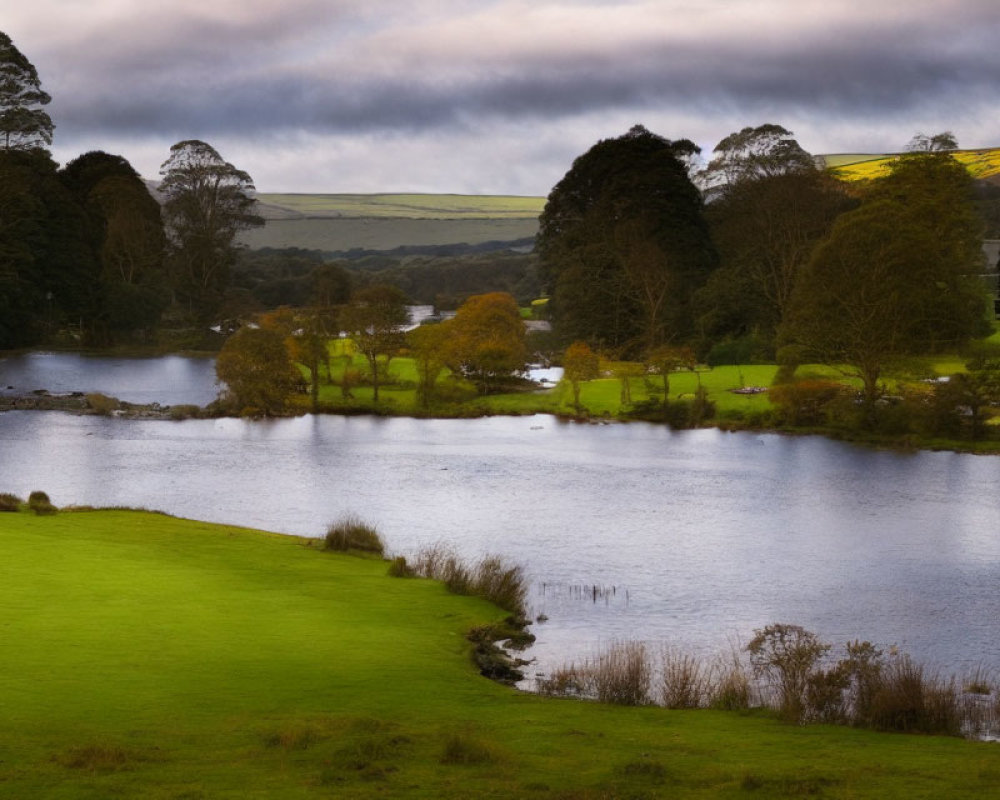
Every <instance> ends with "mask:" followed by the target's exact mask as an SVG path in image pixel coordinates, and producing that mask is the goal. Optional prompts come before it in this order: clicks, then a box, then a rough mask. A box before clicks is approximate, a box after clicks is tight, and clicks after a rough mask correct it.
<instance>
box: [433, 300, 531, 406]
mask: <svg viewBox="0 0 1000 800" xmlns="http://www.w3.org/2000/svg"><path fill="white" fill-rule="evenodd" d="M443 325H444V326H445V327H446V328H447V331H448V338H447V341H446V344H445V347H446V353H447V361H448V365H449V366H450V367H451V369H452V370H453V371H454V372H456V373H458V374H461V375H464V376H465V377H467V378H470V379H472V380H474V381H475V382H476V384H477V385H478V387H479V389H480V391H481V392H483V393H486V392H489V391H491V390H492V389H494V388H495V387H496V386H497V384H498V383H499V382H500V381H501V380H503V379H504V378H508V377H510V376H511V375H512V374H513V373H516V372H520V371H522V370H523V369H524V365H525V363H526V362H527V360H528V348H527V345H526V344H525V330H524V321H523V320H522V319H521V313H520V311H519V310H518V307H517V303H516V302H515V300H514V298H513V297H512V296H511V295H509V294H507V293H506V292H491V293H489V294H481V295H476V296H474V297H470V298H469V299H468V300H466V301H465V303H463V304H462V306H461V307H460V308H459V309H458V311H457V312H456V313H455V317H454V319H451V320H448V321H447V322H446V323H444V324H443Z"/></svg>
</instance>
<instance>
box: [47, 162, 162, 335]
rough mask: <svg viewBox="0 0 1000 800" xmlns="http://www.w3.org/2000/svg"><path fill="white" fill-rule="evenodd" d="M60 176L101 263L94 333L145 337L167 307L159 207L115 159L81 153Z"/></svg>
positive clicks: (124, 164) (133, 174)
mask: <svg viewBox="0 0 1000 800" xmlns="http://www.w3.org/2000/svg"><path fill="white" fill-rule="evenodd" d="M60 177H61V178H62V181H63V183H64V184H65V185H66V186H67V188H69V189H70V191H71V192H73V194H74V196H75V198H76V200H77V202H78V203H80V204H81V205H82V206H83V207H84V208H85V209H86V210H87V212H88V222H89V234H90V235H89V238H90V242H91V246H92V247H93V249H94V251H95V253H96V254H97V256H98V258H99V260H100V263H101V275H100V314H99V319H98V320H97V321H96V322H95V333H97V332H98V331H99V332H100V334H101V335H102V336H103V338H105V339H121V338H123V337H125V338H128V337H134V336H136V335H140V334H144V333H148V332H149V331H150V330H151V329H152V328H154V327H155V326H156V324H157V322H158V321H159V317H160V314H161V313H162V311H163V309H164V308H165V307H166V306H167V304H168V302H169V287H168V283H167V276H166V272H165V268H164V251H165V247H166V237H165V235H164V231H163V222H162V218H161V216H160V205H159V203H158V202H157V201H156V200H155V199H153V197H152V196H151V195H150V193H149V190H148V189H147V187H146V184H145V183H144V182H143V181H142V179H141V178H140V177H139V175H138V173H136V171H135V170H134V169H133V168H132V166H131V165H130V164H129V163H128V161H127V160H125V159H124V158H123V157H121V156H117V155H109V154H108V153H103V152H99V151H95V152H90V153H85V154H84V155H82V156H80V157H79V158H77V159H74V160H73V161H71V162H70V163H69V164H67V165H66V167H65V168H64V169H63V170H62V171H61V173H60Z"/></svg>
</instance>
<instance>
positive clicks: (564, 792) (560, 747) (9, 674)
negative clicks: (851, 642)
mask: <svg viewBox="0 0 1000 800" xmlns="http://www.w3.org/2000/svg"><path fill="white" fill-rule="evenodd" d="M0 527H2V531H3V534H2V535H0V561H2V563H4V564H5V566H6V567H7V573H8V576H7V578H6V579H5V581H3V582H2V583H0V602H2V603H3V605H4V607H5V608H7V609H9V610H11V613H10V614H9V615H8V616H7V618H6V620H5V633H4V637H5V640H6V641H7V642H17V643H18V644H17V647H4V648H0V682H2V691H3V697H4V708H5V717H6V719H8V720H16V721H17V724H16V725H7V726H0V752H2V754H3V756H2V759H0V785H2V786H3V787H4V792H6V793H9V794H10V795H11V796H18V797H40V796H63V797H104V796H110V795H114V796H116V797H126V798H128V797H135V798H140V797H141V798H149V797H152V798H157V797H159V798H167V797H178V796H187V797H206V798H207V797H211V798H226V797H233V798H236V797H246V796H256V797H281V798H293V800H294V799H295V798H313V797H330V796H338V797H352V798H353V797H358V798H368V797H385V796H392V797H435V798H467V797H525V796H529V797H540V798H548V797H552V798H567V797H579V798H585V799H586V798H593V799H594V800H596V798H611V797H657V796H662V795H664V794H667V793H669V794H671V795H675V796H684V797H694V798H697V797H705V798H709V797H712V798H714V797H743V796H765V795H766V796H798V795H807V794H808V795H822V796H824V797H830V798H841V797H843V798H847V797H852V798H869V797H870V798H876V797H877V798H895V797H898V798H904V797H905V798H912V797H930V796H935V797H949V798H966V797H967V798H980V797H985V796H989V794H990V792H992V791H994V789H995V786H996V781H997V780H998V778H1000V750H997V748H996V746H995V745H989V744H984V743H975V742H967V741H963V740H959V739H949V738H939V737H914V736H901V735H888V734H876V733H871V732H866V731H860V730H853V729H846V728H835V727H827V726H810V727H800V726H795V725H788V724H784V723H781V722H779V721H778V720H777V719H775V718H773V717H771V716H767V715H761V714H756V713H752V714H748V715H739V714H734V713H729V712H721V711H688V712H680V711H666V710H663V709H657V708H621V707H615V706H606V705H600V704H596V703H591V702H583V701H578V700H558V699H551V698H544V697H538V696H535V695H528V694H524V693H520V692H516V691H514V690H511V689H509V688H506V687H503V686H500V685H498V684H495V683H492V682H490V681H488V680H486V679H484V678H482V677H480V676H479V675H478V674H477V673H476V671H475V669H474V667H473V666H472V663H471V661H470V649H471V644H470V643H469V642H468V640H467V639H466V637H465V633H466V632H467V631H468V630H469V629H470V628H472V627H474V626H476V625H479V624H484V623H489V622H491V621H496V620H497V619H499V618H500V617H502V616H503V614H502V613H501V612H499V611H498V610H497V609H495V608H492V607H491V606H489V605H487V604H486V603H485V602H483V601H480V600H477V599H474V598H467V597H458V596H455V595H451V594H448V593H446V592H445V591H444V589H443V587H442V586H441V585H440V584H438V583H435V582H431V581H426V580H413V579H398V578H390V577H387V576H386V567H387V564H386V563H385V562H384V561H381V560H378V559H372V558H360V557H353V556H342V555H335V554H331V553H326V552H322V551H320V550H318V549H317V547H316V546H315V544H314V543H313V542H312V541H311V540H308V539H302V538H299V537H292V536H283V535H275V534H268V533H265V532H261V531H253V530H248V529H245V528H237V527H231V526H218V525H210V524H206V523H200V522H193V521H188V520H181V519H175V518H170V517H165V516H162V515H158V514H150V513H143V512H132V511H95V512H86V513H72V514H71V513H60V514H58V515H55V516H47V517H36V516H34V515H30V514H26V513H20V514H3V515H0Z"/></svg>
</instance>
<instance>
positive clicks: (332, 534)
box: [323, 514, 385, 555]
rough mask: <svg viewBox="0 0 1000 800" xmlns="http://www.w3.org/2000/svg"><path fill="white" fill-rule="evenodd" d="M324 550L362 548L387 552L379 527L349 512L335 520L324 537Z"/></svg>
mask: <svg viewBox="0 0 1000 800" xmlns="http://www.w3.org/2000/svg"><path fill="white" fill-rule="evenodd" d="M323 549H324V550H337V551H341V552H346V551H348V550H360V551H362V552H366V553H376V554H378V555H382V554H383V553H385V543H384V542H383V541H382V537H381V536H380V535H379V532H378V529H377V528H375V527H374V526H372V525H369V524H368V523H367V522H365V521H364V520H362V519H361V518H360V517H358V516H356V515H354V514H348V515H346V516H344V517H341V519H339V520H338V521H337V522H334V523H333V524H332V525H330V527H329V528H328V529H327V531H326V536H324V537H323Z"/></svg>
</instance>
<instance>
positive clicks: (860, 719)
mask: <svg viewBox="0 0 1000 800" xmlns="http://www.w3.org/2000/svg"><path fill="white" fill-rule="evenodd" d="M831 649H832V647H831V645H829V644H827V643H825V642H822V641H821V640H820V639H819V638H818V637H816V636H815V635H814V634H812V633H810V632H809V631H806V630H804V629H802V628H799V627H798V626H793V625H772V626H768V627H767V628H764V629H761V630H758V631H755V636H754V638H753V639H752V640H751V641H750V643H749V644H748V645H747V646H746V647H744V648H741V649H739V650H738V649H736V648H732V649H731V652H729V653H728V654H724V655H721V656H718V657H716V658H715V659H714V660H711V661H708V662H706V661H704V660H700V659H698V658H696V657H694V656H692V655H690V654H686V653H682V652H679V651H678V650H676V649H675V648H668V647H664V648H662V649H661V650H660V651H659V652H658V653H656V652H653V651H651V650H650V649H649V648H648V647H647V646H646V645H644V644H642V643H639V642H615V643H613V644H612V645H611V646H609V647H608V648H606V649H604V650H602V651H600V652H599V653H598V654H597V655H596V656H594V657H593V658H591V659H588V660H586V661H584V662H583V663H582V664H569V665H565V666H563V667H560V668H558V669H555V670H552V671H551V672H550V673H549V674H548V675H547V676H545V677H541V678H537V679H536V681H535V685H536V688H537V690H538V691H539V692H541V693H543V694H549V695H556V696H570V697H585V698H590V699H594V700H598V701H600V702H606V703H615V704H619V705H646V704H654V705H659V706H663V707H666V708H674V709H680V708H684V709H695V708H715V709H723V710H730V711H739V710H745V709H749V708H763V709H769V710H771V711H773V712H774V713H775V714H777V715H778V716H780V717H781V718H782V719H784V720H786V721H788V722H793V723H797V724H804V723H812V722H822V723H834V724H842V725H851V726H855V727H863V728H870V729H874V730H879V731H897V732H901V733H924V734H937V735H947V736H969V737H982V736H984V735H987V734H988V735H991V736H996V735H997V733H998V732H1000V686H998V685H997V682H996V680H994V679H993V678H992V677H991V676H990V675H989V674H987V673H986V672H985V671H984V670H982V669H977V670H974V671H973V672H972V673H971V674H970V675H969V676H967V677H966V678H965V679H964V680H959V679H958V678H956V677H954V676H952V677H944V676H942V675H941V674H940V673H937V672H935V671H933V670H931V669H928V668H927V667H925V666H924V665H922V664H919V663H918V662H916V661H914V660H913V659H911V658H910V657H909V656H908V655H906V654H902V653H899V652H897V651H896V649H895V648H891V649H890V650H889V652H888V654H886V653H884V652H883V651H882V650H880V649H879V648H877V647H875V646H874V645H872V644H871V643H870V642H861V641H854V642H849V643H848V644H847V645H846V646H845V648H844V650H843V655H842V657H840V658H834V657H833V656H831V655H830V651H831Z"/></svg>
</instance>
